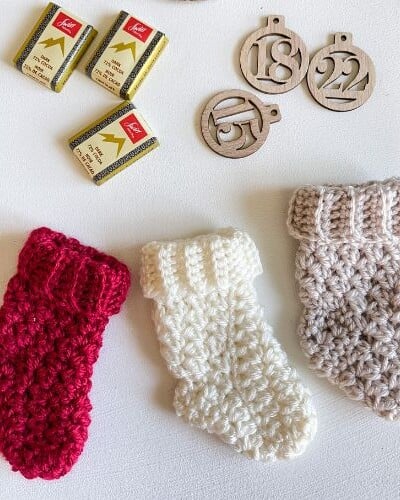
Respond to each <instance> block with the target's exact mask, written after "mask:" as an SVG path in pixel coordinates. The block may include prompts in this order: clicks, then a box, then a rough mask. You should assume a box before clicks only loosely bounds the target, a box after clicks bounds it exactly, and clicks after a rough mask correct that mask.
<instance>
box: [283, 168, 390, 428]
mask: <svg viewBox="0 0 400 500" xmlns="http://www.w3.org/2000/svg"><path fill="white" fill-rule="evenodd" d="M288 227H289V232H290V234H291V235H292V236H294V237H295V238H297V239H299V240H300V245H299V248H298V250H297V256H296V279H297V282H298V285H299V295H300V300H301V302H302V304H303V306H304V309H303V313H302V317H301V321H300V326H299V336H300V344H301V347H302V349H303V350H304V352H305V354H306V355H307V357H308V358H309V363H310V366H311V368H313V369H314V370H315V371H316V372H317V374H318V375H320V376H322V377H327V378H328V379H329V381H330V382H332V383H334V384H337V385H338V386H339V387H340V388H341V389H343V390H344V391H345V393H346V394H347V395H348V396H349V397H350V398H352V399H356V400H359V401H362V402H363V403H364V404H365V405H366V406H368V407H370V408H372V410H373V411H374V412H375V413H377V414H378V415H379V416H382V417H386V418H388V419H391V420H394V419H398V418H400V347H399V339H400V179H397V178H393V179H389V180H387V181H384V182H370V183H368V184H360V185H353V186H340V185H339V186H331V185H327V186H305V187H302V188H300V189H298V190H297V191H296V192H295V193H294V195H293V198H292V200H291V203H290V210H289V218H288Z"/></svg>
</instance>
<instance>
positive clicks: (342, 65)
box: [307, 33, 375, 111]
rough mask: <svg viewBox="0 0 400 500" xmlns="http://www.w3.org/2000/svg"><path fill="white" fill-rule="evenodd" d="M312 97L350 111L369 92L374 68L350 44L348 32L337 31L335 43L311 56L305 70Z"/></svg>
mask: <svg viewBox="0 0 400 500" xmlns="http://www.w3.org/2000/svg"><path fill="white" fill-rule="evenodd" d="M307 83H308V88H309V89H310V92H311V94H312V96H313V97H314V99H315V100H316V101H317V102H318V103H319V104H321V105H322V106H324V107H325V108H328V109H331V110H333V111H351V110H353V109H356V108H358V107H359V106H361V105H362V104H364V102H365V101H366V100H367V99H368V98H369V97H370V96H371V94H372V91H373V89H374V86H375V68H374V65H373V62H372V61H371V59H370V57H369V56H368V55H367V54H366V53H365V52H364V51H362V50H361V49H359V48H358V47H355V46H354V45H352V34H351V33H336V34H335V36H334V43H333V44H332V45H328V46H327V47H324V48H323V49H321V50H320V51H319V52H317V53H316V54H315V56H314V57H313V59H312V61H311V63H310V66H309V68H308V74H307Z"/></svg>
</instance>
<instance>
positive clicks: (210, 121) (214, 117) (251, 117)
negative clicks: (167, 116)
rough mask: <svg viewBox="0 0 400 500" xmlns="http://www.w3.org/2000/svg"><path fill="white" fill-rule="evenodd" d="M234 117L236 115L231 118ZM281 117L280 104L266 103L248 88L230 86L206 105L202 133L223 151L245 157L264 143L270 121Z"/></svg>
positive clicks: (211, 143)
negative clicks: (235, 88)
mask: <svg viewBox="0 0 400 500" xmlns="http://www.w3.org/2000/svg"><path fill="white" fill-rule="evenodd" d="M229 101H231V102H229ZM231 117H236V118H235V119H233V120H229V118H231ZM280 119H281V115H280V111H279V107H278V106H277V105H276V104H271V105H265V104H264V103H263V102H261V101H260V99H258V97H256V96H255V95H253V94H251V93H250V92H246V91H244V90H226V91H224V92H220V93H219V94H217V95H215V96H214V97H213V98H212V99H211V100H210V101H209V102H208V103H207V105H206V107H205V108H204V111H203V114H202V116H201V133H202V134H203V137H204V140H205V141H206V143H207V144H208V146H209V147H210V148H211V149H212V150H213V151H215V152H216V153H218V154H219V155H221V156H226V157H227V158H243V157H245V156H249V155H251V154H252V153H254V152H256V151H257V150H258V149H259V148H260V147H261V146H262V145H263V144H264V142H265V140H266V138H267V136H268V132H269V125H270V123H275V122H278V121H279V120H280Z"/></svg>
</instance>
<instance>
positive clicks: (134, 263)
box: [0, 0, 400, 500]
mask: <svg viewBox="0 0 400 500" xmlns="http://www.w3.org/2000/svg"><path fill="white" fill-rule="evenodd" d="M44 6H45V2H42V1H34V0H30V1H27V0H13V1H10V0H0V116H1V123H0V145H1V147H0V167H1V179H0V222H1V224H0V231H1V234H0V293H1V294H2V293H3V291H4V288H5V286H6V283H7V281H8V280H9V278H10V277H11V276H12V274H13V273H14V270H15V266H16V261H17V255H18V252H19V249H20V247H21V246H22V244H23V242H24V240H25V238H26V237H27V234H28V232H29V231H30V230H32V229H33V228H35V227H38V226H41V225H47V226H49V227H51V228H53V229H56V230H59V231H62V232H65V233H66V234H68V235H71V236H75V237H76V238H78V239H80V240H81V241H82V242H83V243H86V244H90V245H94V246H97V247H98V248H100V249H102V250H104V251H107V252H110V253H111V254H113V255H115V256H116V257H118V258H120V259H122V260H124V261H125V262H126V263H127V264H128V265H129V266H130V268H131V269H132V272H133V286H132V289H131V293H130V295H129V298H128V300H127V303H126V305H125V306H124V308H123V311H122V313H121V314H120V315H119V316H118V317H114V318H113V319H112V320H111V322H110V324H109V326H108V328H107V330H106V332H105V335H104V347H103V349H102V351H101V355H100V359H99V361H98V363H97V364H96V366H95V371H94V377H93V389H92V392H91V399H92V403H93V407H94V409H93V412H92V424H91V427H90V437H89V440H88V442H87V444H86V447H85V450H84V452H83V454H82V456H81V458H80V459H79V461H78V462H77V464H76V465H75V467H74V468H73V469H72V471H71V472H70V473H69V474H68V475H67V476H66V477H64V478H62V479H61V480H58V481H52V482H46V481H43V480H34V481H28V480H26V479H24V478H23V477H22V476H21V475H20V474H18V473H12V472H11V471H10V466H9V464H8V463H7V462H6V461H5V460H3V459H0V498H1V499H7V500H8V499H10V500H14V499H25V498H26V499H30V500H32V499H41V500H45V499H47V498H49V499H50V498H51V499H74V500H78V499H86V498H88V499H96V500H101V499H114V498H115V499H125V498H131V499H153V498H154V499H170V498H171V499H180V498H194V499H208V498H212V499H242V498H243V499H253V498H266V499H267V498H268V499H281V498H282V499H283V498H285V499H291V498H301V499H307V498H313V499H330V498H335V499H360V498H362V499H364V498H365V499H366V498H368V499H369V498H378V497H379V498H384V499H391V498H398V497H399V486H400V475H399V453H400V452H399V449H400V424H399V423H390V422H385V421H383V420H381V419H379V417H376V416H374V415H373V414H372V413H371V412H370V411H368V410H366V409H364V408H363V407H361V406H360V405H359V404H358V403H356V402H352V401H350V400H347V399H346V398H345V397H344V396H343V395H342V393H341V392H339V390H338V389H336V388H334V387H333V386H331V385H330V384H329V383H328V382H326V381H324V380H319V379H317V378H316V376H315V375H314V374H313V373H311V372H310V371H309V370H308V368H307V365H306V361H305V358H304V356H303V354H302V353H301V351H300V349H299V346H298V341H297V338H296V324H297V320H298V316H299V306H298V301H297V297H296V292H295V284H294V254H295V248H296V243H295V242H294V241H292V240H291V238H290V237H289V236H288V234H287V231H286V227H285V219H286V212H287V205H288V200H289V197H290V194H291V192H292V191H293V189H294V188H296V187H297V186H298V185H300V184H302V183H321V182H339V183H346V182H361V181H367V180H371V179H383V178H385V177H389V176H392V175H396V174H399V168H400V165H399V154H400V142H399V135H400V132H399V130H400V118H399V116H400V105H399V102H400V101H399V97H400V92H399V73H400V62H399V50H398V47H399V41H400V40H399V21H400V5H399V2H398V0H380V1H378V0H370V1H368V2H366V1H365V0H346V1H345V0H342V1H332V0H308V1H307V2H305V1H294V0H287V1H285V2H283V1H278V0H275V1H268V2H266V1H259V0H257V1H255V0H202V1H199V2H183V1H178V0H142V1H139V0H129V1H128V0H125V1H124V0H121V1H117V0H86V1H84V2H82V1H78V0H64V1H63V6H64V7H65V8H68V9H69V10H71V11H72V12H73V13H75V14H76V15H78V16H80V17H82V18H83V19H85V20H87V21H89V22H91V23H92V24H93V25H94V26H95V27H97V28H98V29H99V30H100V33H104V31H105V30H106V29H107V28H108V27H109V25H110V23H111V22H112V20H113V19H114V17H115V16H116V15H117V14H118V12H119V10H121V9H125V10H127V11H129V12H131V13H132V14H134V15H137V16H138V17H141V18H142V19H143V20H144V21H148V22H149V23H150V24H153V25H155V26H156V27H158V28H160V29H161V30H163V31H165V33H166V34H167V35H168V36H169V38H170V45H169V46H168V48H167V50H166V51H165V52H164V53H163V55H162V56H161V58H160V59H159V61H158V62H157V63H156V65H155V67H154V69H153V71H152V72H151V74H150V75H149V77H148V78H147V80H146V81H145V83H144V85H143V87H142V88H141V89H140V90H139V92H138V94H137V97H136V98H135V100H134V102H135V104H136V105H137V107H138V108H139V109H140V110H141V111H142V112H143V114H144V116H145V117H146V118H147V120H148V122H149V123H150V124H151V126H152V127H153V128H154V129H155V131H156V132H157V134H158V136H159V138H160V141H161V143H162V146H161V147H160V148H159V149H158V150H156V151H154V152H152V153H151V154H149V155H148V156H147V157H145V158H144V159H142V160H141V161H140V163H137V164H136V165H134V166H132V167H130V168H129V169H127V170H126V171H124V172H123V173H121V174H119V175H117V176H116V177H115V178H114V179H112V180H111V181H109V182H107V183H106V184H104V185H103V186H101V187H97V186H95V185H94V184H92V183H91V181H90V179H89V177H88V176H87V174H86V173H85V172H84V170H83V168H82V167H81V166H80V165H79V164H78V163H77V162H76V160H75V159H74V157H73V156H72V155H71V153H70V151H69V149H68V147H67V144H66V139H67V138H68V137H69V136H70V135H72V134H73V133H75V132H76V131H78V130H79V129H81V128H82V127H83V126H85V125H87V124H88V123H89V122H90V121H92V120H94V119H96V118H97V117H98V116H100V115H102V114H103V113H104V112H106V111H108V110H109V109H110V108H112V107H113V106H115V105H117V104H118V103H119V100H118V98H116V97H115V96H113V95H112V94H110V93H108V92H107V91H106V90H104V89H103V88H101V87H100V86H98V85H97V84H95V83H94V82H92V81H90V80H89V79H88V78H87V77H86V76H85V75H84V73H83V69H82V68H83V66H84V64H85V62H86V61H87V59H88V55H86V57H85V58H84V60H83V63H81V64H80V67H79V69H78V70H77V71H75V73H74V74H73V76H72V77H71V79H70V80H69V81H68V83H67V84H66V86H65V87H64V90H63V91H62V93H61V94H56V93H53V92H51V91H50V90H48V89H46V88H44V87H42V86H40V85H39V84H37V83H36V82H34V81H33V80H30V79H29V78H27V77H25V76H23V75H22V74H21V73H19V72H18V71H16V70H15V69H14V68H13V67H12V66H11V64H10V61H11V60H12V57H13V56H14V55H15V52H16V51H17V49H18V48H19V45H20V44H21V42H22V41H23V39H24V37H25V35H26V34H27V32H28V30H29V29H30V28H31V27H32V25H33V23H34V22H35V20H36V18H37V17H38V16H39V14H40V12H41V10H42V8H43V7H44ZM268 14H282V15H285V16H286V25H287V26H288V27H289V28H290V29H292V30H294V31H296V32H297V33H298V34H299V35H300V36H301V37H302V38H303V40H304V42H305V44H306V45H307V47H308V48H309V49H310V52H311V53H314V52H315V51H316V50H317V49H319V48H321V47H322V46H324V45H326V44H327V43H328V42H329V43H330V38H329V35H330V34H332V33H333V32H335V31H351V32H352V33H353V41H354V43H355V45H358V46H359V47H361V48H362V49H364V50H365V51H366V52H367V53H368V54H369V55H370V56H371V58H372V60H373V61H374V63H375V66H376V72H377V86H376V89H375V92H374V94H373V96H372V98H371V99H370V100H369V101H368V102H367V103H366V104H365V105H364V106H363V107H361V108H360V109H358V110H356V111H352V112H349V113H345V114H339V113H334V112H330V111H327V110H325V109H324V108H322V107H321V106H319V105H318V104H317V103H315V102H314V101H313V99H312V98H311V97H310V95H309V93H308V90H307V86H306V84H305V82H303V84H302V85H300V86H299V87H297V88H296V89H295V90H293V91H291V92H289V93H287V94H284V95H279V96H266V95H263V94H260V93H257V92H256V93H257V95H258V96H259V97H261V98H262V99H263V100H264V101H265V102H269V103H278V104H279V105H280V109H281V113H282V121H281V122H280V123H277V124H274V125H272V127H271V131H270V135H269V137H268V139H267V143H266V144H265V146H264V147H263V148H262V149H261V150H260V151H259V152H258V153H256V154H254V155H253V156H251V157H249V158H247V159H243V160H236V161H235V160H229V159H224V158H222V157H219V156H217V155H216V154H214V153H213V152H211V151H210V150H209V149H208V148H207V147H206V145H205V144H204V143H203V141H202V139H201V137H200V135H199V127H198V122H199V114H200V111H201V109H202V107H203V106H204V105H205V103H206V102H207V100H208V99H209V98H210V97H211V96H212V95H213V94H214V93H216V92H217V91H220V90H225V89H229V88H241V89H244V90H250V91H251V90H252V89H251V87H250V86H249V85H248V84H247V83H246V81H245V80H244V79H243V77H242V76H241V73H240V70H239V65H238V53H239V49H240V46H241V44H242V43H243V41H244V39H245V38H246V36H247V35H248V34H249V33H251V32H252V31H253V30H255V29H257V28H258V27H260V26H262V25H263V24H264V23H265V16H266V15H268ZM90 52H91V51H89V53H88V54H90ZM229 225H233V226H237V227H239V228H242V229H245V230H247V231H248V232H249V233H250V234H251V235H252V237H253V238H254V239H255V241H256V244H257V245H258V248H259V250H260V254H261V257H262V261H263V264H264V275H263V276H262V277H261V278H258V281H257V283H256V285H257V289H258V291H259V295H260V301H261V302H262V303H263V304H264V305H265V306H266V316H267V318H268V320H269V322H270V323H271V324H272V325H273V327H274V329H275V333H276V337H277V338H278V339H279V341H280V342H281V343H282V345H283V346H284V348H285V349H286V350H287V352H288V354H289V356H290V359H291V362H292V363H293V364H294V365H295V366H296V368H297V369H298V371H299V372H300V375H301V377H302V379H303V380H304V383H305V384H307V385H308V386H309V387H310V388H311V390H312V392H313V398H314V404H315V406H316V409H317V411H318V416H319V431H318V434H317V436H316V438H315V440H314V441H313V443H311V445H310V446H309V448H308V450H307V452H306V453H305V454H304V455H303V456H301V457H299V458H297V459H295V460H293V461H291V462H286V463H282V462H281V463H276V464H274V465H266V464H262V463H256V462H251V461H249V460H247V459H245V458H243V457H241V456H239V455H237V454H236V453H234V452H233V451H232V450H231V449H230V448H229V446H227V445H224V444H223V443H222V442H220V441H219V440H218V439H217V438H215V437H213V436H209V435H207V434H206V433H204V432H202V431H200V430H196V429H192V428H190V427H189V426H188V425H186V424H185V423H184V422H182V421H180V420H179V419H178V418H177V417H176V416H175V414H174V412H173V408H172V397H173V388H174V381H173V379H172V378H171V377H170V375H169V374H168V372H167V370H166V368H165V365H164V363H163V360H162V359H161V357H160V354H159V348H158V343H157V341H156V338H155V333H154V329H153V327H152V323H151V317H150V304H149V303H148V301H145V300H144V299H143V297H142V295H141V292H140V289H139V285H138V281H137V271H138V263H139V249H140V247H141V245H143V244H144V243H146V242H147V241H149V240H151V239H158V238H178V237H187V236H191V235H195V234H198V233H200V232H208V231H210V230H213V229H216V228H218V227H223V226H229Z"/></svg>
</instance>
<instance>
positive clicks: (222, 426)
mask: <svg viewBox="0 0 400 500" xmlns="http://www.w3.org/2000/svg"><path fill="white" fill-rule="evenodd" d="M261 273H262V267H261V263H260V259H259V255H258V252H257V249H256V246H255V244H254V242H253V241H252V240H251V239H250V237H249V236H248V235H247V234H246V233H244V232H241V231H237V230H234V229H225V230H221V231H219V232H218V233H217V234H210V235H206V236H199V237H197V238H193V239H188V240H177V241H171V242H152V243H149V244H148V245H146V246H145V247H144V248H143V249H142V269H141V284H142V287H143V291H144V295H145V296H146V297H148V298H151V299H153V300H154V301H155V309H154V321H155V325H156V331H157V336H158V339H159V341H160V345H161V354H162V355H163V357H164V358H165V360H166V362H167V365H168V368H169V370H170V372H171V373H172V374H173V375H174V377H176V378H177V379H178V381H177V385H176V389H175V397H174V407H175V410H176V413H177V415H178V416H180V417H182V418H183V419H184V420H185V421H187V422H188V423H190V424H191V425H193V426H196V427H199V428H201V429H204V430H206V431H208V432H210V433H213V434H216V435H218V436H219V437H220V438H221V439H222V440H223V441H225V442H226V443H229V444H230V445H232V446H233V448H234V449H235V450H236V451H238V452H240V453H243V454H244V455H246V456H247V457H249V458H253V459H256V460H264V461H273V460H276V459H285V458H290V457H293V456H296V455H299V454H300V453H302V452H303V451H304V449H305V447H306V445H307V444H308V442H309V441H310V439H311V438H312V437H313V435H314V433H315V430H316V418H315V414H314V410H313V408H312V406H311V403H310V398H309V393H308V391H307V390H306V389H304V387H303V386H302V384H301V383H300V381H299V379H298V377H297V374H296V372H295V370H294V369H293V368H291V367H290V366H289V364H288V360H287V357H286V355H285V353H284V352H283V351H282V349H281V347H280V345H279V344H278V342H277V341H276V340H275V339H274V337H273V336H272V332H271V330H270V328H269V327H268V326H267V325H266V323H265V322H264V321H263V310H262V308H261V307H260V306H259V305H258V303H257V295H256V291H255V289H254V286H253V280H254V278H255V277H256V276H258V275H260V274H261Z"/></svg>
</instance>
